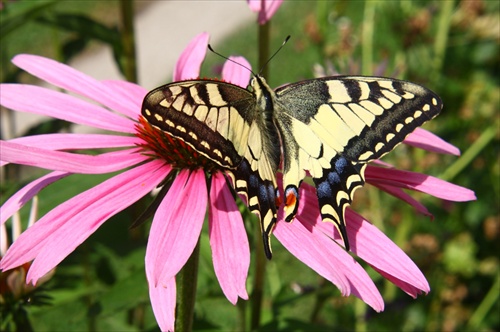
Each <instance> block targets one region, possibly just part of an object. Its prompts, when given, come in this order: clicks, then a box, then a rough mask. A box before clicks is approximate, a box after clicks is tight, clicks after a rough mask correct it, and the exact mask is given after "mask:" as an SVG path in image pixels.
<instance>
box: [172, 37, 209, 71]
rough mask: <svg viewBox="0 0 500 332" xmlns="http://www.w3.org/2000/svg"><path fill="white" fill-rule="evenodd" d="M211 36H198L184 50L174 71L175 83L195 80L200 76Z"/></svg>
mask: <svg viewBox="0 0 500 332" xmlns="http://www.w3.org/2000/svg"><path fill="white" fill-rule="evenodd" d="M208 38H209V35H208V33H206V32H203V33H200V34H199V35H198V36H196V37H195V38H194V39H193V40H191V42H190V43H189V45H188V46H187V47H186V48H185V49H184V51H183V52H182V54H181V56H180V57H179V60H177V63H176V65H175V69H174V81H180V80H187V79H195V78H198V77H199V76H200V67H201V64H202V63H203V60H204V59H205V54H206V53H207V46H208Z"/></svg>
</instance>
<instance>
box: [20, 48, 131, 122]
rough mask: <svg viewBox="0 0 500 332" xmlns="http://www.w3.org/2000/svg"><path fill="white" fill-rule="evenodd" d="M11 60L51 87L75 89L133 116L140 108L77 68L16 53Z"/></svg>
mask: <svg viewBox="0 0 500 332" xmlns="http://www.w3.org/2000/svg"><path fill="white" fill-rule="evenodd" d="M12 62H13V63H14V64H15V65H16V66H18V67H19V68H21V69H24V70H25V71H27V72H28V73H30V74H32V75H34V76H36V77H38V78H40V79H42V80H44V81H47V82H49V83H51V84H54V85H55V86H58V87H60V88H63V89H66V90H68V91H73V92H76V93H78V94H80V95H82V96H85V97H87V98H89V99H91V100H95V101H97V102H99V103H101V104H102V105H104V106H106V107H108V108H110V109H112V110H115V111H117V112H121V113H122V114H125V115H129V116H130V117H131V118H132V119H137V117H138V116H139V113H140V108H139V109H138V108H137V107H135V105H134V104H133V103H130V102H129V100H128V99H124V98H121V96H122V95H123V94H122V93H117V91H116V90H115V89H113V88H112V87H110V86H108V85H106V84H103V83H101V82H99V81H98V80H96V79H94V78H92V77H90V76H87V75H85V74H83V73H81V72H79V71H78V70H76V69H74V68H71V67H70V66H67V65H65V64H62V63H59V62H57V61H54V60H51V59H47V58H44V57H41V56H36V55H30V54H20V55H17V56H16V57H14V59H13V60H12Z"/></svg>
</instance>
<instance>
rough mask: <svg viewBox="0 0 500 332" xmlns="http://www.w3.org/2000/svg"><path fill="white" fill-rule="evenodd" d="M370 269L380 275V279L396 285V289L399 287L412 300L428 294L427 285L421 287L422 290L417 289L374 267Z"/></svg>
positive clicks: (429, 289) (428, 288)
mask: <svg viewBox="0 0 500 332" xmlns="http://www.w3.org/2000/svg"><path fill="white" fill-rule="evenodd" d="M372 268H373V269H374V270H375V271H377V272H378V273H380V275H381V276H382V277H384V278H385V279H387V280H389V281H390V282H392V283H393V284H394V285H396V286H397V287H399V288H400V289H401V290H402V291H404V292H405V293H406V294H408V295H410V296H411V297H413V298H414V299H416V298H417V296H419V295H420V294H422V293H425V294H427V293H429V292H430V291H431V288H430V286H429V284H427V287H422V286H421V287H422V288H423V289H422V288H418V287H415V286H413V285H412V284H410V283H407V282H405V281H403V280H401V279H398V278H397V277H395V276H392V275H390V274H389V273H387V272H385V271H382V270H380V269H377V268H376V267H375V266H372Z"/></svg>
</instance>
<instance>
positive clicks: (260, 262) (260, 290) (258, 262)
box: [250, 227, 267, 331]
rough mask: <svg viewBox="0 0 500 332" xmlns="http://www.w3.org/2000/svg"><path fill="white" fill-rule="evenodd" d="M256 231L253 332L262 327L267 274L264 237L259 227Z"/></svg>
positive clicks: (251, 327) (251, 323) (251, 322)
mask: <svg viewBox="0 0 500 332" xmlns="http://www.w3.org/2000/svg"><path fill="white" fill-rule="evenodd" d="M255 230H256V234H255V235H256V236H255V239H257V240H256V242H257V243H256V244H255V248H256V253H255V278H254V280H253V291H252V316H251V321H250V329H251V330H252V331H254V330H256V329H257V328H258V327H259V325H260V314H261V312H262V298H263V294H264V277H265V272H266V264H267V261H266V255H265V254H264V248H263V246H262V243H261V242H262V241H261V239H262V235H261V234H260V232H261V230H260V228H259V227H255Z"/></svg>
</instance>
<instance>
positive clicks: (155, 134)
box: [136, 116, 222, 173]
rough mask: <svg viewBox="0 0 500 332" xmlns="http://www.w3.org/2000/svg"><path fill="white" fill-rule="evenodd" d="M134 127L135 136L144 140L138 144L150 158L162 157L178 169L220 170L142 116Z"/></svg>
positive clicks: (180, 140)
mask: <svg viewBox="0 0 500 332" xmlns="http://www.w3.org/2000/svg"><path fill="white" fill-rule="evenodd" d="M136 129H137V132H136V136H137V137H139V138H141V139H142V140H143V141H144V143H143V144H139V146H140V147H141V148H142V149H143V153H144V154H145V155H147V156H149V157H151V158H154V159H163V160H164V161H165V162H166V163H168V164H170V165H171V166H172V167H174V168H178V169H191V170H194V169H199V168H203V169H204V170H205V171H206V172H209V173H213V172H215V171H218V170H219V171H220V170H222V168H221V166H219V165H218V164H216V163H215V162H213V161H212V160H211V159H209V158H207V157H205V156H203V155H201V154H200V153H199V152H197V151H196V150H195V149H193V148H192V147H191V146H190V145H188V144H187V143H186V142H184V141H183V140H182V139H180V138H176V137H173V136H171V135H170V134H168V133H166V132H164V131H163V130H161V129H159V128H157V127H154V126H152V125H151V124H150V123H149V122H148V121H147V120H146V119H145V118H144V117H143V116H140V117H139V123H138V124H137V125H136Z"/></svg>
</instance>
